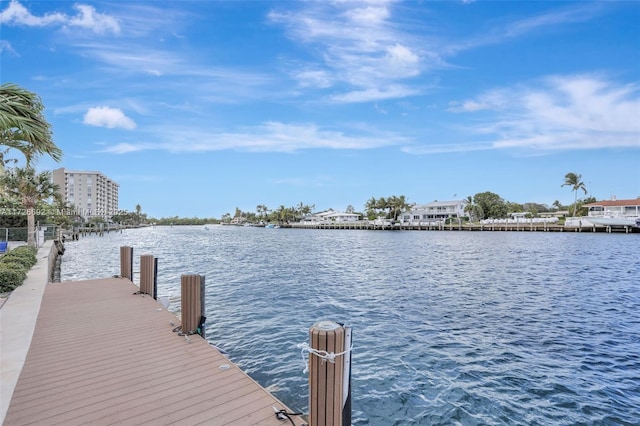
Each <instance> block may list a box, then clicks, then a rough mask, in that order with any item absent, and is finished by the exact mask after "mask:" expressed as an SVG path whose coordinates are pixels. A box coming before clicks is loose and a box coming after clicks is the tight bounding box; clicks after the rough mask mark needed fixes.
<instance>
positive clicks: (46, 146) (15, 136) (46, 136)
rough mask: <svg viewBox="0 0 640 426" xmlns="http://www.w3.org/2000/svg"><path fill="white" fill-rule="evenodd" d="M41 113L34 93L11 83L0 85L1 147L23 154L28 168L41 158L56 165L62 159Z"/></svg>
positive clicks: (39, 104)
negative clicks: (42, 156) (43, 155)
mask: <svg viewBox="0 0 640 426" xmlns="http://www.w3.org/2000/svg"><path fill="white" fill-rule="evenodd" d="M43 110H44V105H43V104H42V100H41V99H40V97H39V96H38V95H36V94H35V93H32V92H29V91H28V90H25V89H23V88H21V87H20V86H18V85H16V84H12V83H4V84H2V85H0V145H2V146H6V147H8V148H14V149H17V150H18V151H20V152H22V154H24V156H25V159H26V163H27V167H28V166H29V165H30V164H31V161H32V160H33V159H35V158H36V157H38V156H39V155H42V154H46V155H49V156H50V157H51V158H53V159H54V160H55V161H60V160H61V159H62V151H61V150H60V148H58V147H57V146H56V144H55V143H53V139H52V133H51V125H50V124H49V123H48V122H47V120H46V119H45V118H44V116H43V114H42V111H43ZM3 157H4V153H3ZM2 163H3V162H0V169H1V168H3V164H2Z"/></svg>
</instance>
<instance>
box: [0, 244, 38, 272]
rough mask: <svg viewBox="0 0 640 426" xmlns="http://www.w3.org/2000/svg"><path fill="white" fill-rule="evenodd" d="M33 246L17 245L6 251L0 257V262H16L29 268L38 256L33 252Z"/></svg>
mask: <svg viewBox="0 0 640 426" xmlns="http://www.w3.org/2000/svg"><path fill="white" fill-rule="evenodd" d="M32 249H33V247H26V246H22V247H17V248H15V249H13V250H11V251H10V252H8V253H6V254H5V255H4V256H2V257H1V258H0V263H4V262H18V263H21V264H23V265H24V266H26V267H28V268H31V267H32V266H33V265H35V264H36V263H37V262H38V258H37V257H36V255H35V253H34V252H33V250H32Z"/></svg>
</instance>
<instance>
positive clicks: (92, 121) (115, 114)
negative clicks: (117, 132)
mask: <svg viewBox="0 0 640 426" xmlns="http://www.w3.org/2000/svg"><path fill="white" fill-rule="evenodd" d="M83 122H84V124H88V125H90V126H97V127H108V128H110V129H113V128H116V127H121V128H123V129H128V130H132V129H135V128H136V123H135V122H134V121H133V120H132V119H130V118H129V117H127V116H126V115H125V114H124V113H123V112H122V111H121V110H119V109H117V108H110V107H106V106H100V107H95V108H89V110H88V111H87V113H86V114H85V115H84V121H83Z"/></svg>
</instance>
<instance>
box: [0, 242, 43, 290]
mask: <svg viewBox="0 0 640 426" xmlns="http://www.w3.org/2000/svg"><path fill="white" fill-rule="evenodd" d="M36 253H37V250H36V249H35V247H30V246H20V247H16V248H15V249H13V250H11V251H10V252H8V253H5V254H3V255H2V256H0V292H7V291H12V290H13V289H15V288H16V287H18V286H20V285H21V284H22V282H23V281H24V280H25V279H26V278H27V272H29V269H31V267H32V266H33V265H35V264H36V263H37V262H38V258H37V257H36Z"/></svg>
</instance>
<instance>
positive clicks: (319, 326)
mask: <svg viewBox="0 0 640 426" xmlns="http://www.w3.org/2000/svg"><path fill="white" fill-rule="evenodd" d="M340 327H341V325H340V324H338V323H337V322H334V321H318V322H317V323H315V324H313V325H312V326H311V328H312V329H316V330H319V331H332V330H337V329H338V328H340Z"/></svg>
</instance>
